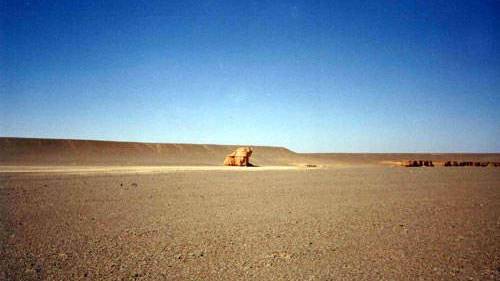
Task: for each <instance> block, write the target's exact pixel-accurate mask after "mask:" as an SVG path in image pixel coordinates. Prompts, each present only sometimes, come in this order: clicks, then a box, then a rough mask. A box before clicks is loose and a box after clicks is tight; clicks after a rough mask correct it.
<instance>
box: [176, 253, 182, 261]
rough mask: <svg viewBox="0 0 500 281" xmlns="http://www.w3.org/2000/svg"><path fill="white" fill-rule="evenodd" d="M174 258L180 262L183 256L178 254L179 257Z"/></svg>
mask: <svg viewBox="0 0 500 281" xmlns="http://www.w3.org/2000/svg"><path fill="white" fill-rule="evenodd" d="M174 258H175V259H176V260H180V259H181V258H182V255H181V254H177V255H175V256H174Z"/></svg>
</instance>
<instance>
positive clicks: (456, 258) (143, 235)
mask: <svg viewBox="0 0 500 281" xmlns="http://www.w3.org/2000/svg"><path fill="white" fill-rule="evenodd" d="M235 147H236V146H217V145H184V144H139V143H117V142H115V143H113V142H96V141H70V140H41V139H15V138H0V280H500V168H496V167H448V168H446V167H434V168H428V167H425V168H405V167H398V166H397V165H395V164H394V163H397V162H398V161H402V160H404V159H429V160H433V161H444V160H464V161H469V160H470V161H476V160H477V161H499V160H500V154H300V153H295V152H293V151H290V150H288V149H286V148H277V147H258V146H257V147H254V153H253V155H252V159H251V160H252V163H254V164H255V165H256V166H257V167H224V166H222V160H223V159H224V155H226V154H227V153H228V152H230V151H231V150H233V149H234V148H235ZM307 165H314V166H316V167H306V166H307Z"/></svg>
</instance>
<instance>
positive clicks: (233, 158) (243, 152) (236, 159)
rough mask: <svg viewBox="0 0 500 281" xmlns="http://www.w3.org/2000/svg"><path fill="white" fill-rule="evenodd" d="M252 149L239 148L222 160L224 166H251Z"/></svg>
mask: <svg viewBox="0 0 500 281" xmlns="http://www.w3.org/2000/svg"><path fill="white" fill-rule="evenodd" d="M251 155H252V149H251V148H250V147H240V148H238V149H236V150H235V151H234V152H232V153H231V154H228V155H227V156H226V158H224V165H225V166H251V164H250V156H251Z"/></svg>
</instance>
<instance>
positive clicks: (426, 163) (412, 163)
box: [401, 160, 500, 167]
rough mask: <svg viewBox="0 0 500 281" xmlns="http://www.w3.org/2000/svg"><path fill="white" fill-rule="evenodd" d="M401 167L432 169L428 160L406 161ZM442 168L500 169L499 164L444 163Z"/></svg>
mask: <svg viewBox="0 0 500 281" xmlns="http://www.w3.org/2000/svg"><path fill="white" fill-rule="evenodd" d="M401 166H403V167H434V163H432V161H430V160H407V161H403V162H401ZM442 166H443V167H500V162H473V161H445V162H443V163H442Z"/></svg>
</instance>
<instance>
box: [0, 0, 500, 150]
mask: <svg viewBox="0 0 500 281" xmlns="http://www.w3.org/2000/svg"><path fill="white" fill-rule="evenodd" d="M0 19H1V22H0V136H10V137H38V138H66V139H98V140H116V141H142V142H170V143H205V144H251V145H273V146H284V147H287V148H290V149H292V150H294V151H297V152H500V3H499V2H498V1H463V2H462V1H248V2H246V1H227V2H226V1H193V2H191V1H179V2H176V1H154V0H149V1H137V0H132V1H125V0H124V1H95V2H93V1H54V0H52V1H2V2H1V3H0Z"/></svg>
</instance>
